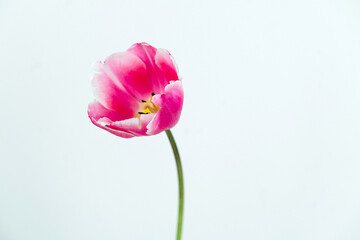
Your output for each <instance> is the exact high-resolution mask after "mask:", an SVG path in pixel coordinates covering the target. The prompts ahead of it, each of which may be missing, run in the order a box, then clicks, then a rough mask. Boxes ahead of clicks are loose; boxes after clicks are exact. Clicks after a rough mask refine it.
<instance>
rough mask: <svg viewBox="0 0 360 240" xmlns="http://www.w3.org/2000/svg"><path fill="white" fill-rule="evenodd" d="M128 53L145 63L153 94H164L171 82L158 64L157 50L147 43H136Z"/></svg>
mask: <svg viewBox="0 0 360 240" xmlns="http://www.w3.org/2000/svg"><path fill="white" fill-rule="evenodd" d="M127 52H129V53H132V54H134V55H136V56H137V57H139V58H140V59H141V60H142V61H143V62H144V63H145V65H146V70H147V76H148V79H149V81H150V83H151V85H152V89H153V92H154V93H155V94H161V93H163V89H164V88H165V86H166V85H167V84H169V80H168V79H167V78H166V76H165V74H164V73H163V72H162V70H161V69H160V68H159V66H158V65H157V64H156V59H155V56H156V53H157V49H156V48H154V47H152V46H150V45H149V44H147V43H136V44H134V45H133V46H131V47H130V48H129V49H128V50H127ZM160 62H162V61H160ZM175 80H176V79H175Z"/></svg>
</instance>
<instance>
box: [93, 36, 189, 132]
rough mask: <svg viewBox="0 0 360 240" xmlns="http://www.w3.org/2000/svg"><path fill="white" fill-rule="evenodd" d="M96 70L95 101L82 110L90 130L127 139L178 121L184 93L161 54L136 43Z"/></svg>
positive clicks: (163, 52) (171, 61)
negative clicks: (93, 128) (86, 116)
mask: <svg viewBox="0 0 360 240" xmlns="http://www.w3.org/2000/svg"><path fill="white" fill-rule="evenodd" d="M96 70H97V71H98V72H97V73H96V74H95V75H94V77H93V87H94V93H95V98H96V100H95V101H94V102H92V103H90V104H89V107H88V114H89V118H90V119H91V121H92V122H93V123H94V124H95V125H96V126H98V127H100V128H102V129H105V130H106V131H109V132H111V133H113V134H115V135H117V136H120V137H124V138H131V137H134V136H147V135H154V134H158V133H160V132H162V131H164V130H167V129H170V128H172V127H174V126H175V125H176V123H177V122H178V121H179V118H180V114H181V109H182V105H183V98H184V93H183V88H182V84H181V81H180V79H179V76H178V70H177V66H176V64H175V62H174V59H173V57H172V56H171V54H170V53H169V52H168V51H167V50H164V49H156V48H154V47H152V46H150V45H149V44H147V43H136V44H134V45H133V46H131V47H130V48H129V49H128V50H127V51H126V52H123V53H114V54H113V55H111V56H109V57H108V58H107V59H106V60H105V61H104V63H101V62H99V63H98V64H97V68H96Z"/></svg>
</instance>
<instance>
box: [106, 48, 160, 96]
mask: <svg viewBox="0 0 360 240" xmlns="http://www.w3.org/2000/svg"><path fill="white" fill-rule="evenodd" d="M104 71H105V72H106V74H107V75H108V76H109V77H110V79H111V80H112V81H113V82H114V83H115V84H116V85H117V86H118V87H119V88H120V89H123V90H124V91H125V92H127V93H128V94H129V95H131V96H132V97H133V98H134V100H135V101H141V100H143V99H147V98H148V97H149V96H151V93H152V92H153V89H152V86H151V82H150V81H149V79H148V74H147V68H146V65H145V64H144V62H143V61H142V60H141V59H140V58H138V57H137V56H135V55H133V54H131V53H127V52H125V53H115V54H113V55H111V56H109V57H108V58H107V59H106V60H105V62H104Z"/></svg>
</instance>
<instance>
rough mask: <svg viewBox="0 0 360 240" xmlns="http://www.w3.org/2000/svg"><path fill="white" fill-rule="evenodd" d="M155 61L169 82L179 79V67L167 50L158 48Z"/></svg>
mask: <svg viewBox="0 0 360 240" xmlns="http://www.w3.org/2000/svg"><path fill="white" fill-rule="evenodd" d="M155 63H156V65H157V66H158V67H159V69H160V70H161V71H162V73H163V74H164V76H165V78H166V79H167V84H168V83H169V82H170V81H176V80H179V76H178V67H177V65H176V63H175V61H174V59H173V57H172V56H171V54H170V53H169V52H168V51H167V50H165V49H161V48H159V49H158V50H157V52H156V55H155ZM165 86H166V85H165ZM165 86H163V87H165Z"/></svg>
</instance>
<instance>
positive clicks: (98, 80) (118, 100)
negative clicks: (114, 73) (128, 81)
mask: <svg viewBox="0 0 360 240" xmlns="http://www.w3.org/2000/svg"><path fill="white" fill-rule="evenodd" d="M92 83H93V88H94V95H95V98H96V99H97V100H98V101H99V102H100V103H101V104H102V105H103V106H104V107H106V108H108V109H110V110H114V111H117V112H121V113H122V114H123V115H125V116H128V117H134V114H135V113H136V111H137V109H138V108H139V102H137V101H136V100H135V99H133V98H132V97H131V96H130V95H129V94H128V93H127V92H126V91H124V90H123V89H121V88H119V87H118V86H117V85H116V84H115V83H114V82H113V81H112V80H111V79H110V78H109V77H108V76H107V75H106V74H105V73H103V72H100V73H97V74H95V75H94V77H93V82H92Z"/></svg>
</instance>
